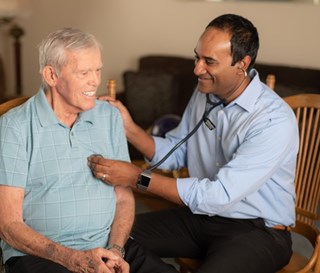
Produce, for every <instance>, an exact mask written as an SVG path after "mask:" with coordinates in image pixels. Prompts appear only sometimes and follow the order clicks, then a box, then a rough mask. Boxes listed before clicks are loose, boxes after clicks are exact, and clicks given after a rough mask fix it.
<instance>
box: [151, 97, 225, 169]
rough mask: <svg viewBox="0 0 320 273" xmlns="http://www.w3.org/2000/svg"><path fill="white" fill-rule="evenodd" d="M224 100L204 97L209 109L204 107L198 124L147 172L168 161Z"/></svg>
mask: <svg viewBox="0 0 320 273" xmlns="http://www.w3.org/2000/svg"><path fill="white" fill-rule="evenodd" d="M223 101H224V100H219V101H218V102H213V101H211V100H210V97H209V94H207V95H206V105H207V103H208V104H210V105H211V107H210V108H209V109H208V110H207V109H206V107H205V110H204V113H203V115H202V118H201V119H200V120H199V121H198V123H197V124H196V126H195V127H194V128H193V129H192V131H190V132H189V133H188V134H187V135H186V136H185V137H184V138H183V139H181V140H180V141H179V142H178V143H177V144H176V145H175V146H174V147H173V148H172V149H171V150H170V151H169V152H168V153H167V154H166V155H165V156H164V157H163V158H162V159H160V160H159V161H158V162H157V163H156V164H154V165H152V166H151V167H150V168H148V169H147V170H148V171H153V170H155V169H156V168H158V167H159V166H160V165H161V164H162V163H163V162H164V161H166V160H167V159H168V157H169V156H170V155H172V153H173V152H174V151H175V150H177V149H178V148H179V147H180V146H181V145H182V144H183V143H185V142H186V141H187V140H188V139H189V138H190V137H191V136H193V135H194V134H195V132H197V131H198V129H199V127H200V126H201V124H202V123H203V121H204V120H205V118H207V117H208V115H209V114H210V112H211V111H212V110H213V109H214V108H216V107H217V106H218V105H220V104H222V103H223Z"/></svg>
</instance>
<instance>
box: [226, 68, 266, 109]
mask: <svg viewBox="0 0 320 273" xmlns="http://www.w3.org/2000/svg"><path fill="white" fill-rule="evenodd" d="M249 76H250V77H251V82H250V83H249V85H248V86H247V87H246V89H245V90H244V92H243V93H242V94H241V95H240V96H239V97H238V98H236V99H235V100H234V101H233V103H232V104H237V105H239V106H240V107H242V108H243V109H245V110H246V111H248V112H252V110H253V109H254V105H255V102H256V100H257V99H258V97H259V96H260V94H261V93H262V90H263V86H262V84H261V81H260V78H259V73H258V72H257V70H255V69H251V70H250V72H249Z"/></svg>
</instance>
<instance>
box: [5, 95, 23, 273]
mask: <svg viewBox="0 0 320 273" xmlns="http://www.w3.org/2000/svg"><path fill="white" fill-rule="evenodd" d="M27 99H28V97H18V98H14V99H11V100H9V101H6V102H4V103H2V104H0V116H2V115H3V114H4V113H6V112H8V111H9V110H10V109H12V108H14V107H16V106H19V105H21V104H22V103H24V102H25V101H27ZM0 241H1V238H0ZM2 272H4V268H3V260H2V249H1V248H0V273H2Z"/></svg>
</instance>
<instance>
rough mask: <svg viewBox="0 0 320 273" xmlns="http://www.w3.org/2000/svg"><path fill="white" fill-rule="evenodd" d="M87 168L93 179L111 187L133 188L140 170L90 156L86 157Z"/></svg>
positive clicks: (122, 162)
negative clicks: (95, 178)
mask: <svg viewBox="0 0 320 273" xmlns="http://www.w3.org/2000/svg"><path fill="white" fill-rule="evenodd" d="M88 166H89V167H90V169H91V171H92V173H93V174H94V176H95V177H97V178H98V179H100V180H101V181H103V182H105V183H107V184H110V185H113V186H125V187H132V188H135V187H136V184H137V181H138V177H139V175H140V173H141V172H142V169H140V168H139V167H137V166H136V165H134V164H132V163H130V162H125V161H120V160H111V159H107V158H103V157H101V156H95V155H91V156H89V157H88Z"/></svg>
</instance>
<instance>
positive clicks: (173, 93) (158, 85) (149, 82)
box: [123, 71, 178, 129]
mask: <svg viewBox="0 0 320 273" xmlns="http://www.w3.org/2000/svg"><path fill="white" fill-rule="evenodd" d="M123 77H124V87H125V103H126V106H127V108H128V110H129V112H130V113H131V114H132V117H133V119H134V120H135V122H136V123H137V124H139V125H140V126H141V127H143V128H145V129H146V128H148V127H150V126H151V125H152V124H153V122H154V121H155V120H156V119H157V118H159V117H161V116H162V115H165V114H172V113H175V107H176V105H177V99H178V90H177V81H176V80H175V77H174V75H173V74H170V73H166V72H159V71H139V72H135V71H126V72H125V73H124V75H123Z"/></svg>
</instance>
